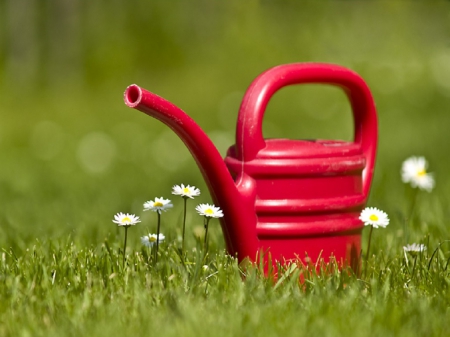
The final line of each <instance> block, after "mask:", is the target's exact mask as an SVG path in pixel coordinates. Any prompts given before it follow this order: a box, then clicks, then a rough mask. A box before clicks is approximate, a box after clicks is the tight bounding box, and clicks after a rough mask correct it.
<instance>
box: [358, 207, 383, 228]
mask: <svg viewBox="0 0 450 337" xmlns="http://www.w3.org/2000/svg"><path fill="white" fill-rule="evenodd" d="M359 220H361V221H362V222H364V225H365V226H373V227H374V228H378V227H383V228H385V227H386V226H387V225H389V218H388V215H387V214H386V213H385V212H383V211H381V210H379V209H377V208H375V207H366V208H364V209H363V210H362V212H361V215H360V216H359Z"/></svg>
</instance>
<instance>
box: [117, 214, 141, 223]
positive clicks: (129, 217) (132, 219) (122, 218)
mask: <svg viewBox="0 0 450 337" xmlns="http://www.w3.org/2000/svg"><path fill="white" fill-rule="evenodd" d="M113 222H114V223H116V224H117V225H119V226H132V225H136V224H137V223H139V222H141V220H139V217H138V216H136V215H134V214H128V213H127V214H124V213H122V212H120V213H117V214H116V215H114V220H113Z"/></svg>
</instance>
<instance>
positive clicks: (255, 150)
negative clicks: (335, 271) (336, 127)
mask: <svg viewBox="0 0 450 337" xmlns="http://www.w3.org/2000/svg"><path fill="white" fill-rule="evenodd" d="M306 83H318V84H328V85H334V86H338V87H340V88H342V89H343V90H344V91H345V93H346V94H347V97H348V99H349V101H350V104H351V107H352V111H353V117H354V141H352V142H344V141H338V140H289V139H265V138H264V137H263V135H262V120H263V117H264V112H265V109H266V106H267V104H268V102H269V100H270V98H271V97H272V96H273V94H274V93H276V92H277V91H278V90H279V89H281V88H282V87H284V86H288V85H295V84H306ZM125 102H126V104H127V105H128V106H130V107H133V108H137V109H139V110H141V111H143V112H145V113H147V114H149V115H151V116H153V117H155V118H157V119H159V120H161V121H162V122H164V123H165V124H167V125H168V126H169V127H171V128H172V130H174V131H175V132H176V133H177V134H178V136H179V137H180V138H181V139H182V140H183V142H184V143H185V144H186V145H187V147H188V148H189V150H190V151H191V153H192V154H193V156H194V158H195V160H196V162H197V163H198V165H199V167H200V170H201V172H202V174H203V176H204V177H205V179H206V182H207V184H208V187H209V189H210V193H211V196H212V197H213V199H214V202H215V203H216V205H218V206H220V207H221V208H222V210H223V211H224V218H223V219H222V222H221V224H222V230H223V233H224V237H225V241H226V244H227V248H228V251H229V253H230V254H232V255H237V256H238V258H239V260H243V259H244V258H249V259H250V260H252V261H255V260H257V259H261V257H263V259H265V261H266V262H268V261H271V262H270V263H272V264H274V265H275V264H276V263H278V262H280V263H287V262H289V261H294V262H298V261H302V262H303V263H315V262H317V261H318V260H319V259H323V260H324V261H325V262H327V261H329V259H330V258H333V259H335V260H336V261H338V263H340V264H341V265H345V264H347V265H351V266H352V267H353V268H355V269H357V268H358V265H359V254H360V250H361V232H362V229H363V224H362V223H361V221H360V220H359V213H360V211H361V210H362V208H363V207H364V205H365V202H366V200H367V197H368V193H369V190H370V184H371V180H372V176H373V168H374V162H375V152H376V144H377V120H376V111H375V105H374V102H373V98H372V95H371V93H370V90H369V88H368V87H367V85H366V84H365V82H364V81H363V80H362V78H361V77H360V76H359V75H357V74H356V73H354V72H353V71H350V70H348V69H346V68H343V67H340V66H337V65H330V64H317V63H295V64H287V65H281V66H278V67H274V68H271V69H269V70H267V71H266V72H264V73H262V74H261V75H260V76H258V77H257V78H256V79H255V80H254V81H253V83H252V84H251V85H250V87H249V89H248V90H247V92H246V94H245V96H244V99H243V102H242V104H241V107H240V110H239V115H238V121H237V130H236V143H235V145H233V146H231V147H230V148H229V150H228V152H227V156H226V158H225V160H223V159H222V158H221V157H220V154H219V153H218V152H217V150H216V149H215V148H214V146H213V144H212V143H211V142H210V140H209V139H208V138H207V137H206V135H205V134H204V132H203V131H202V130H201V129H200V128H199V127H198V126H197V124H195V122H193V121H192V119H190V117H188V116H187V115H186V114H185V113H184V112H183V111H181V110H180V109H178V108H177V107H175V106H174V105H172V104H171V103H169V102H167V101H165V100H164V99H162V98H160V97H159V96H157V95H154V94H152V93H149V92H147V91H145V90H144V89H141V88H139V87H137V86H135V85H133V86H130V87H128V88H127V91H126V92H125Z"/></svg>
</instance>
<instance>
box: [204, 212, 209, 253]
mask: <svg viewBox="0 0 450 337" xmlns="http://www.w3.org/2000/svg"><path fill="white" fill-rule="evenodd" d="M209 220H210V219H209V218H208V217H206V216H205V241H204V242H203V247H204V250H205V253H206V249H207V243H208V224H209Z"/></svg>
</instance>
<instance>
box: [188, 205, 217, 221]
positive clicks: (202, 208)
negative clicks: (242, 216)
mask: <svg viewBox="0 0 450 337" xmlns="http://www.w3.org/2000/svg"><path fill="white" fill-rule="evenodd" d="M195 210H196V211H197V212H198V214H200V215H203V216H206V217H209V218H221V217H223V213H222V210H221V209H220V207H216V206H214V205H210V204H200V205H198V206H197V207H195Z"/></svg>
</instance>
